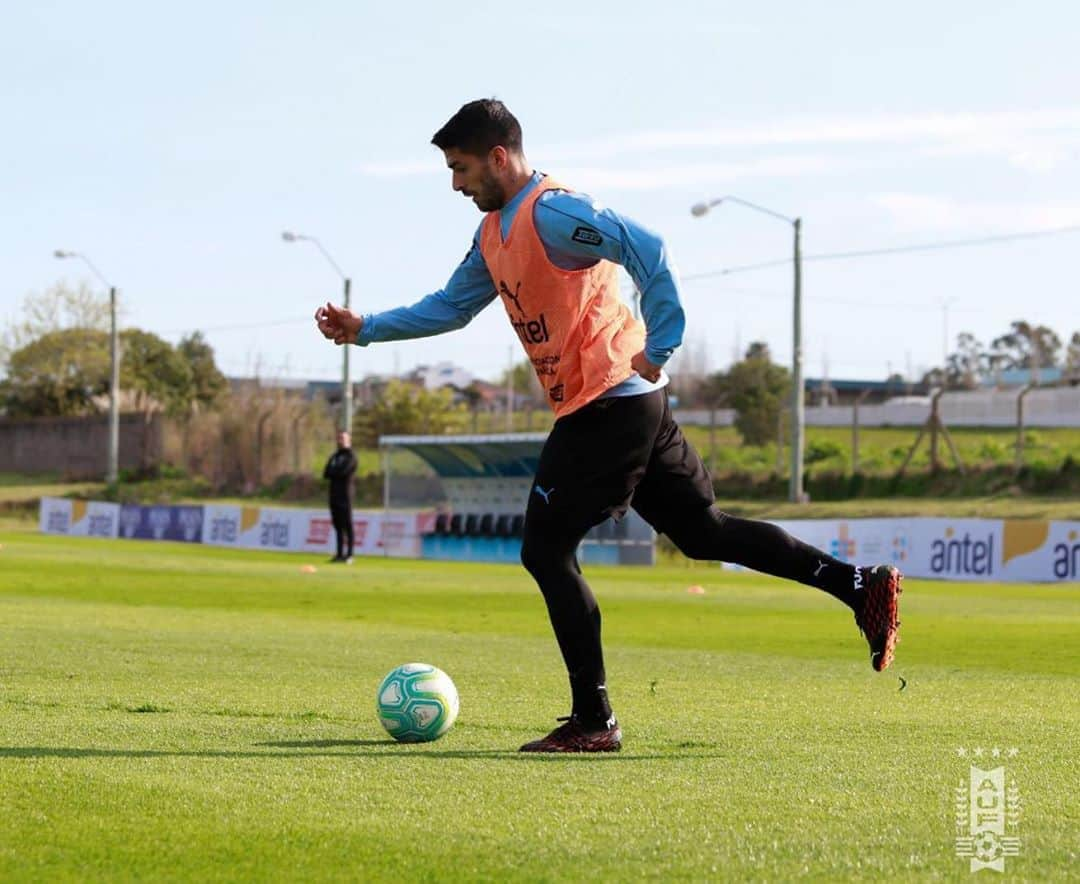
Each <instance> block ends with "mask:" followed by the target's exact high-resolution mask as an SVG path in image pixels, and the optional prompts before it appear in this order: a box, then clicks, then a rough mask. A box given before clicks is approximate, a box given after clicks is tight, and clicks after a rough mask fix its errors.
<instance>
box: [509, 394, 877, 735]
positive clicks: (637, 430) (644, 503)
mask: <svg viewBox="0 0 1080 884" xmlns="http://www.w3.org/2000/svg"><path fill="white" fill-rule="evenodd" d="M714 501H715V497H714V496H713V488H712V480H711V478H710V477H709V474H708V472H707V471H706V469H705V466H704V464H703V463H702V462H701V458H700V457H699V456H698V453H697V452H696V451H695V450H694V448H693V447H692V446H691V445H690V443H689V442H687V440H686V438H685V437H684V436H683V434H682V431H681V430H680V429H679V426H678V424H676V423H675V421H674V420H673V419H672V416H671V410H670V408H669V406H668V396H667V390H666V389H665V390H657V391H655V392H652V393H647V394H645V395H641V396H627V397H612V398H608V399H599V400H596V401H595V402H592V403H590V404H589V405H586V406H585V407H584V408H582V409H580V410H578V411H576V412H574V413H573V414H570V415H568V416H567V417H564V418H560V419H559V420H557V421H556V422H555V425H554V427H553V428H552V431H551V434H550V435H549V436H548V439H547V442H546V443H545V445H544V449H543V451H542V452H541V454H540V462H539V464H538V466H537V471H536V479H535V483H534V485H533V488H532V491H531V493H530V495H529V504H528V507H527V509H526V513H525V529H524V536H523V540H522V547H521V560H522V563H523V564H524V565H525V567H526V568H527V569H528V571H529V573H530V574H532V576H533V578H534V579H535V580H536V582H537V584H538V585H539V587H540V591H541V593H543V596H544V601H545V603H546V604H547V609H548V614H549V616H550V618H551V625H552V627H553V628H554V630H555V637H556V639H557V640H558V643H559V649H560V651H561V652H562V656H563V660H564V661H565V663H566V668H567V671H568V673H569V675H570V685H571V691H572V694H573V703H574V708H573V713H574V714H575V715H577V716H579V717H580V718H581V719H582V720H584V721H586V722H587V723H590V724H599V723H602V722H603V721H605V720H606V719H607V718H608V717H609V716H610V715H611V708H610V706H609V705H608V701H607V690H606V686H605V674H604V658H603V651H602V647H601V641H600V608H599V606H598V605H597V603H596V599H595V597H594V596H593V594H592V592H591V590H590V589H589V586H588V584H587V583H586V582H585V579H584V577H582V574H581V568H580V566H579V565H578V561H577V556H576V551H577V548H578V545H579V544H580V543H581V541H582V539H583V538H584V537H585V534H586V532H587V531H588V530H589V529H590V528H592V527H593V526H594V525H598V524H599V523H600V522H603V521H604V520H605V519H607V518H608V517H610V516H615V517H616V518H621V517H622V516H623V515H624V514H625V513H626V510H627V507H629V506H633V508H634V509H635V510H636V511H637V512H638V513H639V514H640V515H641V516H642V517H643V518H644V519H645V520H646V521H648V522H649V524H651V525H652V526H653V527H654V528H655V529H656V530H657V531H658V532H660V533H663V534H666V535H667V536H668V537H669V538H670V539H671V541H672V542H673V543H674V544H675V545H676V546H677V547H678V548H679V549H680V550H682V552H683V553H684V554H685V555H687V556H689V557H690V558H693V559H704V560H712V561H723V562H734V563H736V564H740V565H745V566H746V567H748V568H753V569H754V570H755V571H762V572H764V573H766V574H772V575H775V576H777V577H785V578H787V579H789V580H796V581H799V582H800V583H805V584H808V585H810V586H814V587H817V588H818V589H822V590H825V591H826V592H828V593H830V594H832V595H834V596H836V597H837V598H839V599H840V600H841V601H843V602H845V603H846V604H849V605H851V606H852V607H854V602H853V592H854V571H855V569H854V567H853V566H851V565H849V564H847V563H845V562H841V561H839V560H837V559H834V558H832V557H831V556H828V555H826V554H825V553H823V552H821V551H820V550H817V549H814V548H813V547H811V546H809V545H807V544H805V543H803V542H802V541H800V540H797V539H796V538H794V537H792V536H791V535H790V534H788V533H787V532H786V531H784V530H782V529H781V528H778V527H776V526H775V525H770V524H768V523H767V522H756V521H751V520H747V519H739V518H736V517H734V516H729V515H727V514H726V513H722V512H718V511H716V510H715V509H713V507H712V504H713V503H714Z"/></svg>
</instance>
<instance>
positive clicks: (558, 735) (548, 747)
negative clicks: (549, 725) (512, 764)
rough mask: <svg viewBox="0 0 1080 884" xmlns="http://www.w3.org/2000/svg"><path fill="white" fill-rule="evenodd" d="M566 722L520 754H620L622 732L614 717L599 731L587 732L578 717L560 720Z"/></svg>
mask: <svg viewBox="0 0 1080 884" xmlns="http://www.w3.org/2000/svg"><path fill="white" fill-rule="evenodd" d="M557 720H558V721H562V722H565V724H561V725H559V726H558V727H557V728H555V730H553V731H552V732H551V733H550V734H548V735H547V736H546V737H542V738H541V739H539V740H533V741H532V742H531V743H526V744H525V745H524V746H522V747H521V748H520V749H519V750H518V751H519V752H618V751H619V750H620V749H621V748H622V730H621V729H620V728H619V723H618V722H617V721H616V720H615V716H612V717H611V719H610V720H609V721H608V723H607V725H606V726H604V727H601V728H599V729H598V730H586V729H585V727H584V726H583V725H582V724H581V722H580V721H579V720H578V718H577V716H576V715H568V716H567V717H566V718H559V719H557Z"/></svg>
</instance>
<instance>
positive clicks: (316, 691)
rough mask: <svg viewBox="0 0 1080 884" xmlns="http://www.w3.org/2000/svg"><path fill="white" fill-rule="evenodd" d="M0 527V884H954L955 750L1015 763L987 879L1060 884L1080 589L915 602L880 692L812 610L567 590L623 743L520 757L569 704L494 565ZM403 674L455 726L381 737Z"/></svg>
mask: <svg viewBox="0 0 1080 884" xmlns="http://www.w3.org/2000/svg"><path fill="white" fill-rule="evenodd" d="M0 531H2V533H0V543H2V548H0V622H2V623H3V642H2V643H0V685H2V690H0V879H2V880H5V881H7V880H50V881H51V880H116V879H123V880H133V879H146V878H166V879H169V880H197V881H203V880H222V879H229V880H235V879H260V880H267V879H271V880H311V879H317V880H325V879H335V880H342V879H348V880H388V879H394V880H406V881H411V880H420V881H424V880H447V879H486V880H504V879H515V880H547V881H563V880H578V879H589V880H598V879H602V878H604V879H609V880H610V879H615V880H623V879H631V878H633V879H639V878H651V879H663V880H667V879H674V878H677V879H684V880H686V879H691V880H701V879H727V880H774V881H779V880H790V879H793V878H797V877H807V878H812V879H817V880H822V881H834V880H841V879H869V878H884V877H886V876H888V877H890V878H897V879H903V880H908V879H921V880H931V879H932V880H958V881H959V880H968V879H969V877H970V875H969V872H968V871H967V865H966V862H965V861H963V860H960V859H958V858H956V857H955V856H954V855H953V847H952V839H953V837H954V834H955V832H954V830H953V828H952V795H953V789H954V787H955V786H956V785H957V784H958V783H959V782H960V781H961V780H963V779H964V778H965V777H966V776H967V771H968V766H967V761H966V760H964V759H961V758H959V757H958V756H957V749H958V748H959V747H965V748H968V749H974V748H975V747H982V748H985V749H987V750H989V749H990V748H991V747H1000V748H1007V747H1016V748H1018V749H1019V755H1017V756H1016V757H1015V758H1012V759H1009V760H1008V761H1007V768H1008V771H1009V773H1010V775H1011V776H1015V779H1016V781H1017V783H1018V784H1019V787H1020V790H1021V794H1022V801H1023V808H1024V816H1023V819H1022V823H1021V829H1020V835H1021V837H1022V838H1023V847H1022V853H1021V856H1020V857H1017V858H1013V859H1009V860H1008V870H1009V873H1010V875H1012V876H1014V877H1019V878H1022V879H1028V880H1053V879H1056V880H1062V879H1065V878H1067V877H1070V876H1075V874H1076V868H1077V861H1078V859H1080V857H1078V848H1077V840H1076V835H1077V831H1078V824H1080V812H1078V804H1077V801H1076V789H1077V786H1078V784H1080V776H1078V767H1077V750H1078V749H1080V745H1078V738H1077V734H1078V732H1080V711H1078V705H1077V702H1076V687H1077V679H1078V676H1080V660H1078V658H1077V644H1076V636H1077V631H1078V628H1080V592H1078V591H1077V588H1076V587H1075V586H1073V587H1041V586H1030V585H1024V586H1020V585H1011V586H1005V585H981V586H975V585H962V584H944V583H931V582H926V581H911V582H910V583H909V585H908V591H907V593H906V594H905V596H904V611H903V615H904V641H903V643H902V644H901V646H900V654H899V659H898V662H897V664H896V668H895V670H890V672H889V673H886V674H883V675H876V674H874V673H873V672H872V671H871V670H870V668H869V666H868V665H867V659H866V658H867V654H866V651H865V647H864V645H863V643H862V640H861V639H860V638H858V636H857V633H856V631H855V629H854V627H853V625H852V623H851V618H850V616H849V615H848V614H846V613H845V611H844V610H843V609H842V608H841V607H840V606H839V605H838V604H836V603H835V602H833V601H832V600H831V599H829V598H828V597H825V596H823V595H822V594H819V593H816V592H814V591H813V590H809V589H806V588H803V587H798V586H789V585H785V584H783V583H781V582H778V581H774V580H769V579H765V578H761V577H757V576H752V575H744V574H730V573H727V572H722V571H720V570H718V569H710V568H697V569H694V570H687V569H683V568H674V567H666V568H655V569H629V568H627V569H602V568H595V569H590V570H589V576H590V578H591V580H592V583H593V585H594V588H595V589H596V591H597V594H598V596H599V598H600V600H601V604H602V606H603V610H604V618H605V619H604V629H605V634H606V636H607V657H608V669H609V679H608V681H609V685H610V689H611V694H612V697H613V700H614V702H615V704H616V709H617V711H618V713H619V715H620V719H621V721H622V724H623V726H624V731H625V734H626V741H625V748H624V750H623V752H622V753H620V754H618V755H613V756H606V757H585V758H582V757H568V758H553V757H530V756H522V755H520V754H518V753H517V752H515V749H516V747H517V746H518V745H519V744H520V743H522V742H524V741H526V740H528V739H531V738H533V737H535V736H537V735H538V734H540V733H542V732H544V731H546V730H547V729H548V728H549V727H551V726H553V724H554V721H553V718H554V717H555V716H556V715H559V714H563V713H564V712H565V711H566V697H565V694H566V686H565V676H564V674H563V673H562V669H561V663H560V661H559V658H558V654H557V651H556V648H555V644H554V640H553V639H552V637H551V636H550V634H549V627H548V624H547V619H546V615H545V612H544V609H543V605H542V603H541V600H540V597H539V595H538V593H537V592H536V590H535V588H534V587H533V586H532V585H531V584H530V581H529V580H528V578H527V576H526V575H525V574H524V573H523V572H522V571H521V570H520V569H518V568H513V567H501V566H467V565H448V564H436V563H420V562H407V561H389V560H362V561H358V562H357V564H356V565H355V566H354V567H353V568H352V569H341V568H333V567H329V566H324V565H323V564H322V562H321V561H320V560H319V559H315V558H313V557H309V556H295V555H281V554H277V555H275V554H257V553H250V552H238V551H230V550H221V549H214V548H208V547H184V546H181V545H174V544H151V543H138V542H131V541H127V542H124V541H118V542H106V541H94V540H82V541H80V540H74V539H59V538H48V537H43V536H39V535H37V534H35V533H32V531H30V530H27V529H25V528H18V527H16V523H14V522H11V521H7V522H4V523H2V524H0ZM309 563H314V564H316V565H317V566H318V571H317V573H315V574H303V573H301V571H300V567H301V565H304V564H309ZM689 583H699V584H702V585H703V586H705V587H706V589H707V592H706V594H705V595H702V596H697V595H688V594H687V593H686V591H685V590H686V586H687V584H689ZM415 659H419V660H424V661H427V662H432V663H435V664H437V665H439V666H441V667H442V668H444V669H446V670H447V671H448V672H449V673H450V674H451V675H452V676H453V678H454V679H455V681H456V683H457V685H458V688H459V691H460V693H461V698H462V711H461V717H460V719H459V722H458V724H457V725H456V727H455V728H454V729H453V730H452V731H451V732H450V733H449V734H448V735H447V736H446V737H445V738H444V739H442V740H441V741H439V742H437V743H434V744H430V745H420V746H401V745H397V744H395V743H392V742H389V741H388V740H387V739H386V737H385V734H384V733H383V732H382V731H381V729H380V727H379V724H378V722H377V720H376V717H375V715H374V712H373V699H374V698H373V694H374V690H375V687H376V685H377V684H378V681H379V679H380V678H381V677H382V675H383V674H385V672H386V671H388V670H389V669H390V668H391V667H393V666H395V665H397V664H399V663H402V662H406V661H408V660H415ZM897 676H903V678H904V679H906V680H907V687H906V689H905V690H903V691H900V690H899V689H898V688H899V684H900V682H899V679H898V678H897ZM984 767H989V764H985V765H984Z"/></svg>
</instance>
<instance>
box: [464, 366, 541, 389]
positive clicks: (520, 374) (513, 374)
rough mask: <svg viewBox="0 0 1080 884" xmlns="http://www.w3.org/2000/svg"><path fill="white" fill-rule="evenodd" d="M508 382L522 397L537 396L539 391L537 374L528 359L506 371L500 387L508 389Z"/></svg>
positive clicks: (500, 378) (502, 376)
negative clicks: (508, 381)
mask: <svg viewBox="0 0 1080 884" xmlns="http://www.w3.org/2000/svg"><path fill="white" fill-rule="evenodd" d="M508 376H509V377H508ZM507 380H510V383H511V385H512V386H511V389H512V390H513V391H514V392H515V393H518V394H519V395H522V396H535V395H536V394H537V392H538V390H539V382H538V381H537V379H536V372H535V371H534V370H533V367H532V363H531V362H529V360H527V359H525V360H522V361H521V362H516V363H514V365H513V366H512V367H511V368H508V369H506V370H505V371H504V372H503V373H502V375H501V376H500V377H499V386H500V387H502V389H504V390H505V389H506V382H507ZM462 392H464V391H462Z"/></svg>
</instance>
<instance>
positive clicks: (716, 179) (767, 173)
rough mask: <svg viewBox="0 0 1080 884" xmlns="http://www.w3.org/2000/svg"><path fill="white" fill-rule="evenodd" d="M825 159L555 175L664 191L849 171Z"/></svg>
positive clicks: (585, 185)
mask: <svg viewBox="0 0 1080 884" xmlns="http://www.w3.org/2000/svg"><path fill="white" fill-rule="evenodd" d="M850 166H851V164H850V163H846V162H845V163H839V162H835V161H832V160H829V159H828V158H827V157H823V156H794V157H766V158H763V159H760V160H752V161H750V162H745V163H680V164H678V165H668V166H659V167H648V166H625V167H623V168H618V167H611V166H578V167H567V168H562V167H560V168H558V169H556V170H555V171H554V172H553V173H552V174H554V175H555V177H556V178H558V179H560V180H565V181H566V182H568V183H569V182H573V184H574V186H575V187H580V188H581V189H582V190H600V189H604V188H611V189H620V190H662V189H664V188H669V187H678V186H684V185H700V184H709V183H715V184H723V183H727V182H731V181H737V180H741V179H745V178H784V177H794V176H800V175H807V174H819V173H824V172H830V171H834V170H837V169H839V168H849V167H850Z"/></svg>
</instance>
